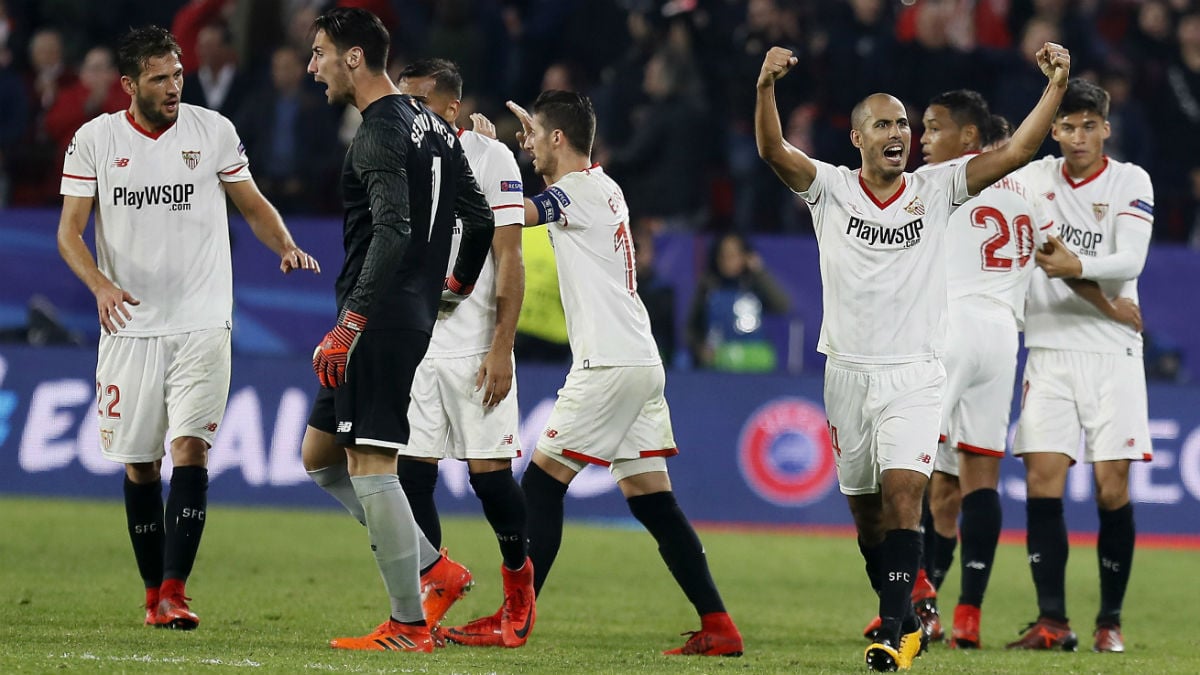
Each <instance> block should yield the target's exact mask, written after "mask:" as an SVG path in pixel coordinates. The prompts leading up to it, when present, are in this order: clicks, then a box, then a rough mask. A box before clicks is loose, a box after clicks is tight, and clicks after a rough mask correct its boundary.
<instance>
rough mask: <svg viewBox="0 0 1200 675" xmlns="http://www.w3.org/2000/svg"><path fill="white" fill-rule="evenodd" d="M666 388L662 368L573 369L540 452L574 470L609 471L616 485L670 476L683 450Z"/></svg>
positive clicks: (543, 434)
mask: <svg viewBox="0 0 1200 675" xmlns="http://www.w3.org/2000/svg"><path fill="white" fill-rule="evenodd" d="M665 384H666V374H665V373H664V372H663V367H662V365H657V366H611V367H597V368H574V369H572V370H571V372H569V373H567V381H566V383H565V384H563V386H562V389H559V390H558V400H557V401H555V402H554V410H553V411H551V412H550V418H549V419H548V420H547V421H546V428H545V430H543V431H542V435H541V438H539V439H538V444H537V449H538V450H540V451H542V452H544V453H546V454H547V455H548V456H550V457H551V458H553V459H555V460H557V461H558V462H560V463H562V464H564V465H566V466H568V467H571V468H572V469H574V470H575V471H582V470H583V468H584V467H585V466H586V465H588V464H597V465H599V466H606V467H608V468H609V471H610V472H611V473H612V476H613V478H615V479H616V480H621V479H623V478H627V477H629V476H636V475H638V474H642V473H649V472H651V471H666V470H667V462H666V459H665V458H666V457H670V456H672V455H676V454H678V453H679V450H678V449H677V448H676V447H675V434H674V432H673V431H672V430H671V411H670V410H669V409H668V408H667V399H666V398H665V397H664V396H663V388H664V386H665Z"/></svg>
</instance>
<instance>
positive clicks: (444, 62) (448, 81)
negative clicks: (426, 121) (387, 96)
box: [396, 59, 463, 98]
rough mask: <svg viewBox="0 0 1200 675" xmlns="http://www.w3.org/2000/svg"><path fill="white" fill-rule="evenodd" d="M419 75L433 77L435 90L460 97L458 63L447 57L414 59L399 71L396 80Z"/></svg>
mask: <svg viewBox="0 0 1200 675" xmlns="http://www.w3.org/2000/svg"><path fill="white" fill-rule="evenodd" d="M419 77H431V78H433V83H434V84H433V88H434V90H435V91H438V92H441V93H443V94H447V95H449V96H453V97H454V98H462V88H463V80H462V74H461V73H459V72H458V65H457V64H456V63H454V62H453V61H451V60H449V59H421V60H420V61H414V62H412V63H410V64H408V65H407V66H404V70H401V71H400V76H399V77H397V78H396V80H397V81H400V80H405V79H416V78H419Z"/></svg>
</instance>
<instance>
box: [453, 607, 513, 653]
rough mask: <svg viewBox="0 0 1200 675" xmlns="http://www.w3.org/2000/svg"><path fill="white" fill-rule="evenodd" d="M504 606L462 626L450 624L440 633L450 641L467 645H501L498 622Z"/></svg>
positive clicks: (502, 640)
mask: <svg viewBox="0 0 1200 675" xmlns="http://www.w3.org/2000/svg"><path fill="white" fill-rule="evenodd" d="M502 614H504V608H503V607H501V608H500V609H498V610H496V613H495V614H492V615H490V616H485V617H481V618H478V619H475V620H474V621H472V622H470V623H468V624H464V625H462V626H451V627H450V628H444V629H442V631H441V633H442V635H444V636H445V637H446V639H447V640H448V641H450V642H453V643H454V644H457V645H465V646H467V647H503V646H504V638H503V637H502V635H501V630H500V623H501V620H502V619H501V615H502Z"/></svg>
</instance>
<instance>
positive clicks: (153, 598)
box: [145, 586, 158, 626]
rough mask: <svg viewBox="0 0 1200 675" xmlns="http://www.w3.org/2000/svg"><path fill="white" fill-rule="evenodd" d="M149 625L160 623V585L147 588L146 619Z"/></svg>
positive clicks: (146, 623)
mask: <svg viewBox="0 0 1200 675" xmlns="http://www.w3.org/2000/svg"><path fill="white" fill-rule="evenodd" d="M145 625H147V626H157V625H158V587H157V586H155V587H154V588H147V589H146V621H145Z"/></svg>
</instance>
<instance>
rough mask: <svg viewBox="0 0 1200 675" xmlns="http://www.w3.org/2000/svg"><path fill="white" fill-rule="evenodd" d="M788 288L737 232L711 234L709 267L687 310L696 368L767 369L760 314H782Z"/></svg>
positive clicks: (768, 351) (770, 360)
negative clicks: (781, 283) (777, 279)
mask: <svg viewBox="0 0 1200 675" xmlns="http://www.w3.org/2000/svg"><path fill="white" fill-rule="evenodd" d="M789 305H790V300H789V299H788V295H787V292H786V291H784V290H783V287H782V286H780V285H779V282H777V281H776V280H775V277H774V276H773V275H772V274H771V273H770V272H768V271H767V269H766V268H765V267H764V266H763V262H762V258H760V257H759V256H758V254H757V253H755V252H754V250H753V249H752V248H751V247H750V242H749V241H747V239H746V238H745V237H744V236H742V235H740V234H737V233H732V232H731V233H728V234H725V235H722V236H720V237H717V238H716V239H714V240H713V242H712V246H711V248H710V250H709V259H708V269H707V271H706V272H705V274H704V275H703V276H702V277H701V278H700V281H699V284H698V286H697V288H696V293H695V295H694V296H693V297H692V307H691V310H690V311H689V312H688V328H687V334H688V347H689V348H690V349H691V352H692V359H693V363H694V364H695V365H696V367H699V368H712V369H715V370H724V371H730V372H770V371H772V370H774V369H775V364H776V362H777V357H776V354H775V346H774V345H773V344H772V343H771V341H770V340H769V339H768V338H767V336H766V333H765V331H764V329H763V315H764V314H785V313H787V311H788V309H789Z"/></svg>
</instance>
